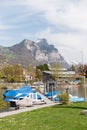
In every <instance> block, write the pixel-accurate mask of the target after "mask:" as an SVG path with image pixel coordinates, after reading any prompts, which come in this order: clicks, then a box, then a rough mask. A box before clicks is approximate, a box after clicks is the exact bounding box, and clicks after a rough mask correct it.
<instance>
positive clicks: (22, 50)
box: [0, 39, 69, 68]
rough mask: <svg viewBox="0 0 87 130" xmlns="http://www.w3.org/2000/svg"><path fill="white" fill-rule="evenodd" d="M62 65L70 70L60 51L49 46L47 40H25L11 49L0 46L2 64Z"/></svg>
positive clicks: (0, 62) (0, 61)
mask: <svg viewBox="0 0 87 130" xmlns="http://www.w3.org/2000/svg"><path fill="white" fill-rule="evenodd" d="M54 62H58V63H60V64H61V65H62V66H63V67H65V68H69V64H68V63H67V62H66V61H65V59H64V58H63V57H62V56H61V54H60V53H59V51H58V49H57V48H55V47H54V46H53V45H49V44H48V42H47V40H46V39H39V40H37V41H31V40H27V39H25V40H23V41H22V42H20V43H19V44H15V45H14V46H11V47H2V46H0V64H1V65H3V64H6V63H10V64H16V63H17V64H21V65H22V66H24V67H25V66H28V65H29V64H31V65H33V66H36V65H40V64H44V63H47V64H52V63H54Z"/></svg>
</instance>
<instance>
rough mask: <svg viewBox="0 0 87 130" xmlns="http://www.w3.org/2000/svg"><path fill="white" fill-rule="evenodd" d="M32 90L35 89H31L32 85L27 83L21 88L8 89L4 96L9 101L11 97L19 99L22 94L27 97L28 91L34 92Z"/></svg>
mask: <svg viewBox="0 0 87 130" xmlns="http://www.w3.org/2000/svg"><path fill="white" fill-rule="evenodd" d="M32 92H33V90H32V89H31V87H30V86H28V85H26V86H23V87H21V88H19V89H15V90H6V91H5V92H4V93H3V96H4V100H5V101H7V102H8V101H9V100H11V99H18V98H19V97H20V96H22V97H25V96H26V95H27V94H28V93H32ZM18 94H19V95H18Z"/></svg>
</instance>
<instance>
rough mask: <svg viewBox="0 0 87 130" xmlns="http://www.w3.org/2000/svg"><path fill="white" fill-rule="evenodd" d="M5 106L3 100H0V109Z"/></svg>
mask: <svg viewBox="0 0 87 130" xmlns="http://www.w3.org/2000/svg"><path fill="white" fill-rule="evenodd" d="M6 106H7V103H6V102H4V101H3V99H1V98H0V109H2V108H4V107H6Z"/></svg>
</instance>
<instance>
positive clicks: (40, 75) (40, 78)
mask: <svg viewBox="0 0 87 130" xmlns="http://www.w3.org/2000/svg"><path fill="white" fill-rule="evenodd" d="M42 76H43V75H42V71H41V70H40V69H36V79H37V80H42Z"/></svg>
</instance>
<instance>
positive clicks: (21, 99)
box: [3, 85, 45, 108]
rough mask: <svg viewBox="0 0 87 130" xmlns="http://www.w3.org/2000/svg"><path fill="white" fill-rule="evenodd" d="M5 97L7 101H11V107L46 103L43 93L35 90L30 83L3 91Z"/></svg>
mask: <svg viewBox="0 0 87 130" xmlns="http://www.w3.org/2000/svg"><path fill="white" fill-rule="evenodd" d="M3 97H4V100H5V101H6V102H9V103H10V107H15V108H19V107H21V106H33V105H35V104H43V103H45V101H44V100H43V98H42V97H41V95H40V94H38V93H37V92H35V91H33V90H32V88H31V87H30V86H28V85H25V86H22V87H21V88H19V89H13V90H6V91H5V92H4V93H3Z"/></svg>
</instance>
